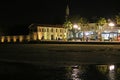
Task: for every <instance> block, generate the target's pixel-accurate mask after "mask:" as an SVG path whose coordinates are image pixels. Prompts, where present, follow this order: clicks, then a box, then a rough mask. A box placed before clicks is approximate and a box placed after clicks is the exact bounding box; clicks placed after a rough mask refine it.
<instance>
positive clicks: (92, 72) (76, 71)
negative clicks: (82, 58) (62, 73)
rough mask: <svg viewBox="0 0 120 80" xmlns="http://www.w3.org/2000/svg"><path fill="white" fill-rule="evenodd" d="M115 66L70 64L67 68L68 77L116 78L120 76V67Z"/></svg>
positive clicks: (85, 79)
mask: <svg viewBox="0 0 120 80" xmlns="http://www.w3.org/2000/svg"><path fill="white" fill-rule="evenodd" d="M115 66H116V65H79V66H69V67H67V68H66V70H67V73H66V77H67V79H68V80H116V79H118V77H119V76H120V67H115ZM118 66H119V65H118ZM118 70H119V71H118ZM119 78H120V77H119ZM118 80H120V79H118Z"/></svg>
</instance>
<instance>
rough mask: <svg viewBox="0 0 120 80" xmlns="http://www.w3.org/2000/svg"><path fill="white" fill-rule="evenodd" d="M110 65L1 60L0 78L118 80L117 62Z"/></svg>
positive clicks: (19, 79) (119, 73) (119, 68)
mask: <svg viewBox="0 0 120 80" xmlns="http://www.w3.org/2000/svg"><path fill="white" fill-rule="evenodd" d="M110 66H111V65H93V64H91V65H72V66H71V65H70V66H66V67H59V66H41V65H37V64H34V65H33V64H26V63H9V62H1V63H0V78H1V79H3V78H4V79H14V80H21V79H22V80H23V79H32V80H36V79H40V80H116V79H117V80H119V77H120V67H119V64H117V65H112V66H111V68H110ZM110 69H111V70H110Z"/></svg>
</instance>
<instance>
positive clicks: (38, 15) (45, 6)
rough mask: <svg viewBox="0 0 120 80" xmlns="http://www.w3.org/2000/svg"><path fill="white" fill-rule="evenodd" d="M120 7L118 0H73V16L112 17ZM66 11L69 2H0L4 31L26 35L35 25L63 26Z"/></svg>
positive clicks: (19, 0)
mask: <svg viewBox="0 0 120 80" xmlns="http://www.w3.org/2000/svg"><path fill="white" fill-rule="evenodd" d="M118 4H119V2H117V0H112V1H110V0H70V2H69V6H70V16H73V15H80V16H83V17H86V18H87V19H91V18H93V17H95V16H98V17H111V16H113V15H116V14H117V13H119V12H120V6H119V5H118ZM65 9H66V0H9V1H8V0H3V1H0V29H1V30H0V31H4V30H5V31H6V30H7V31H10V30H14V31H12V32H13V33H17V32H18V33H19V31H23V33H24V32H26V31H25V30H26V29H27V28H28V26H29V25H30V24H31V23H39V24H62V23H63V22H64V20H65ZM16 28H19V31H18V30H17V29H16ZM15 31H16V32H15Z"/></svg>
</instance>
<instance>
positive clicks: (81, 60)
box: [0, 42, 120, 66]
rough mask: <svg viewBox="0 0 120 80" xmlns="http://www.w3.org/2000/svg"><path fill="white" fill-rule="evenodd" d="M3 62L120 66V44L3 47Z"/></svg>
mask: <svg viewBox="0 0 120 80" xmlns="http://www.w3.org/2000/svg"><path fill="white" fill-rule="evenodd" d="M0 62H8V63H30V64H35V65H43V66H53V65H54V66H67V65H76V64H77V65H79V64H119V63H120V45H119V43H112V44H110V43H107V44H105V43H104V44H103V43H102V44H100V43H99V44H98V43H80V42H79V43H76V42H75V43H71V44H70V42H69V43H67V44H65V43H41V44H40V43H39V44H38V43H28V44H22V43H21V44H0Z"/></svg>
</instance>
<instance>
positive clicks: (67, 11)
mask: <svg viewBox="0 0 120 80" xmlns="http://www.w3.org/2000/svg"><path fill="white" fill-rule="evenodd" d="M66 1H67V7H66V16H65V18H66V21H68V18H69V14H70V10H69V0H66Z"/></svg>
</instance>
